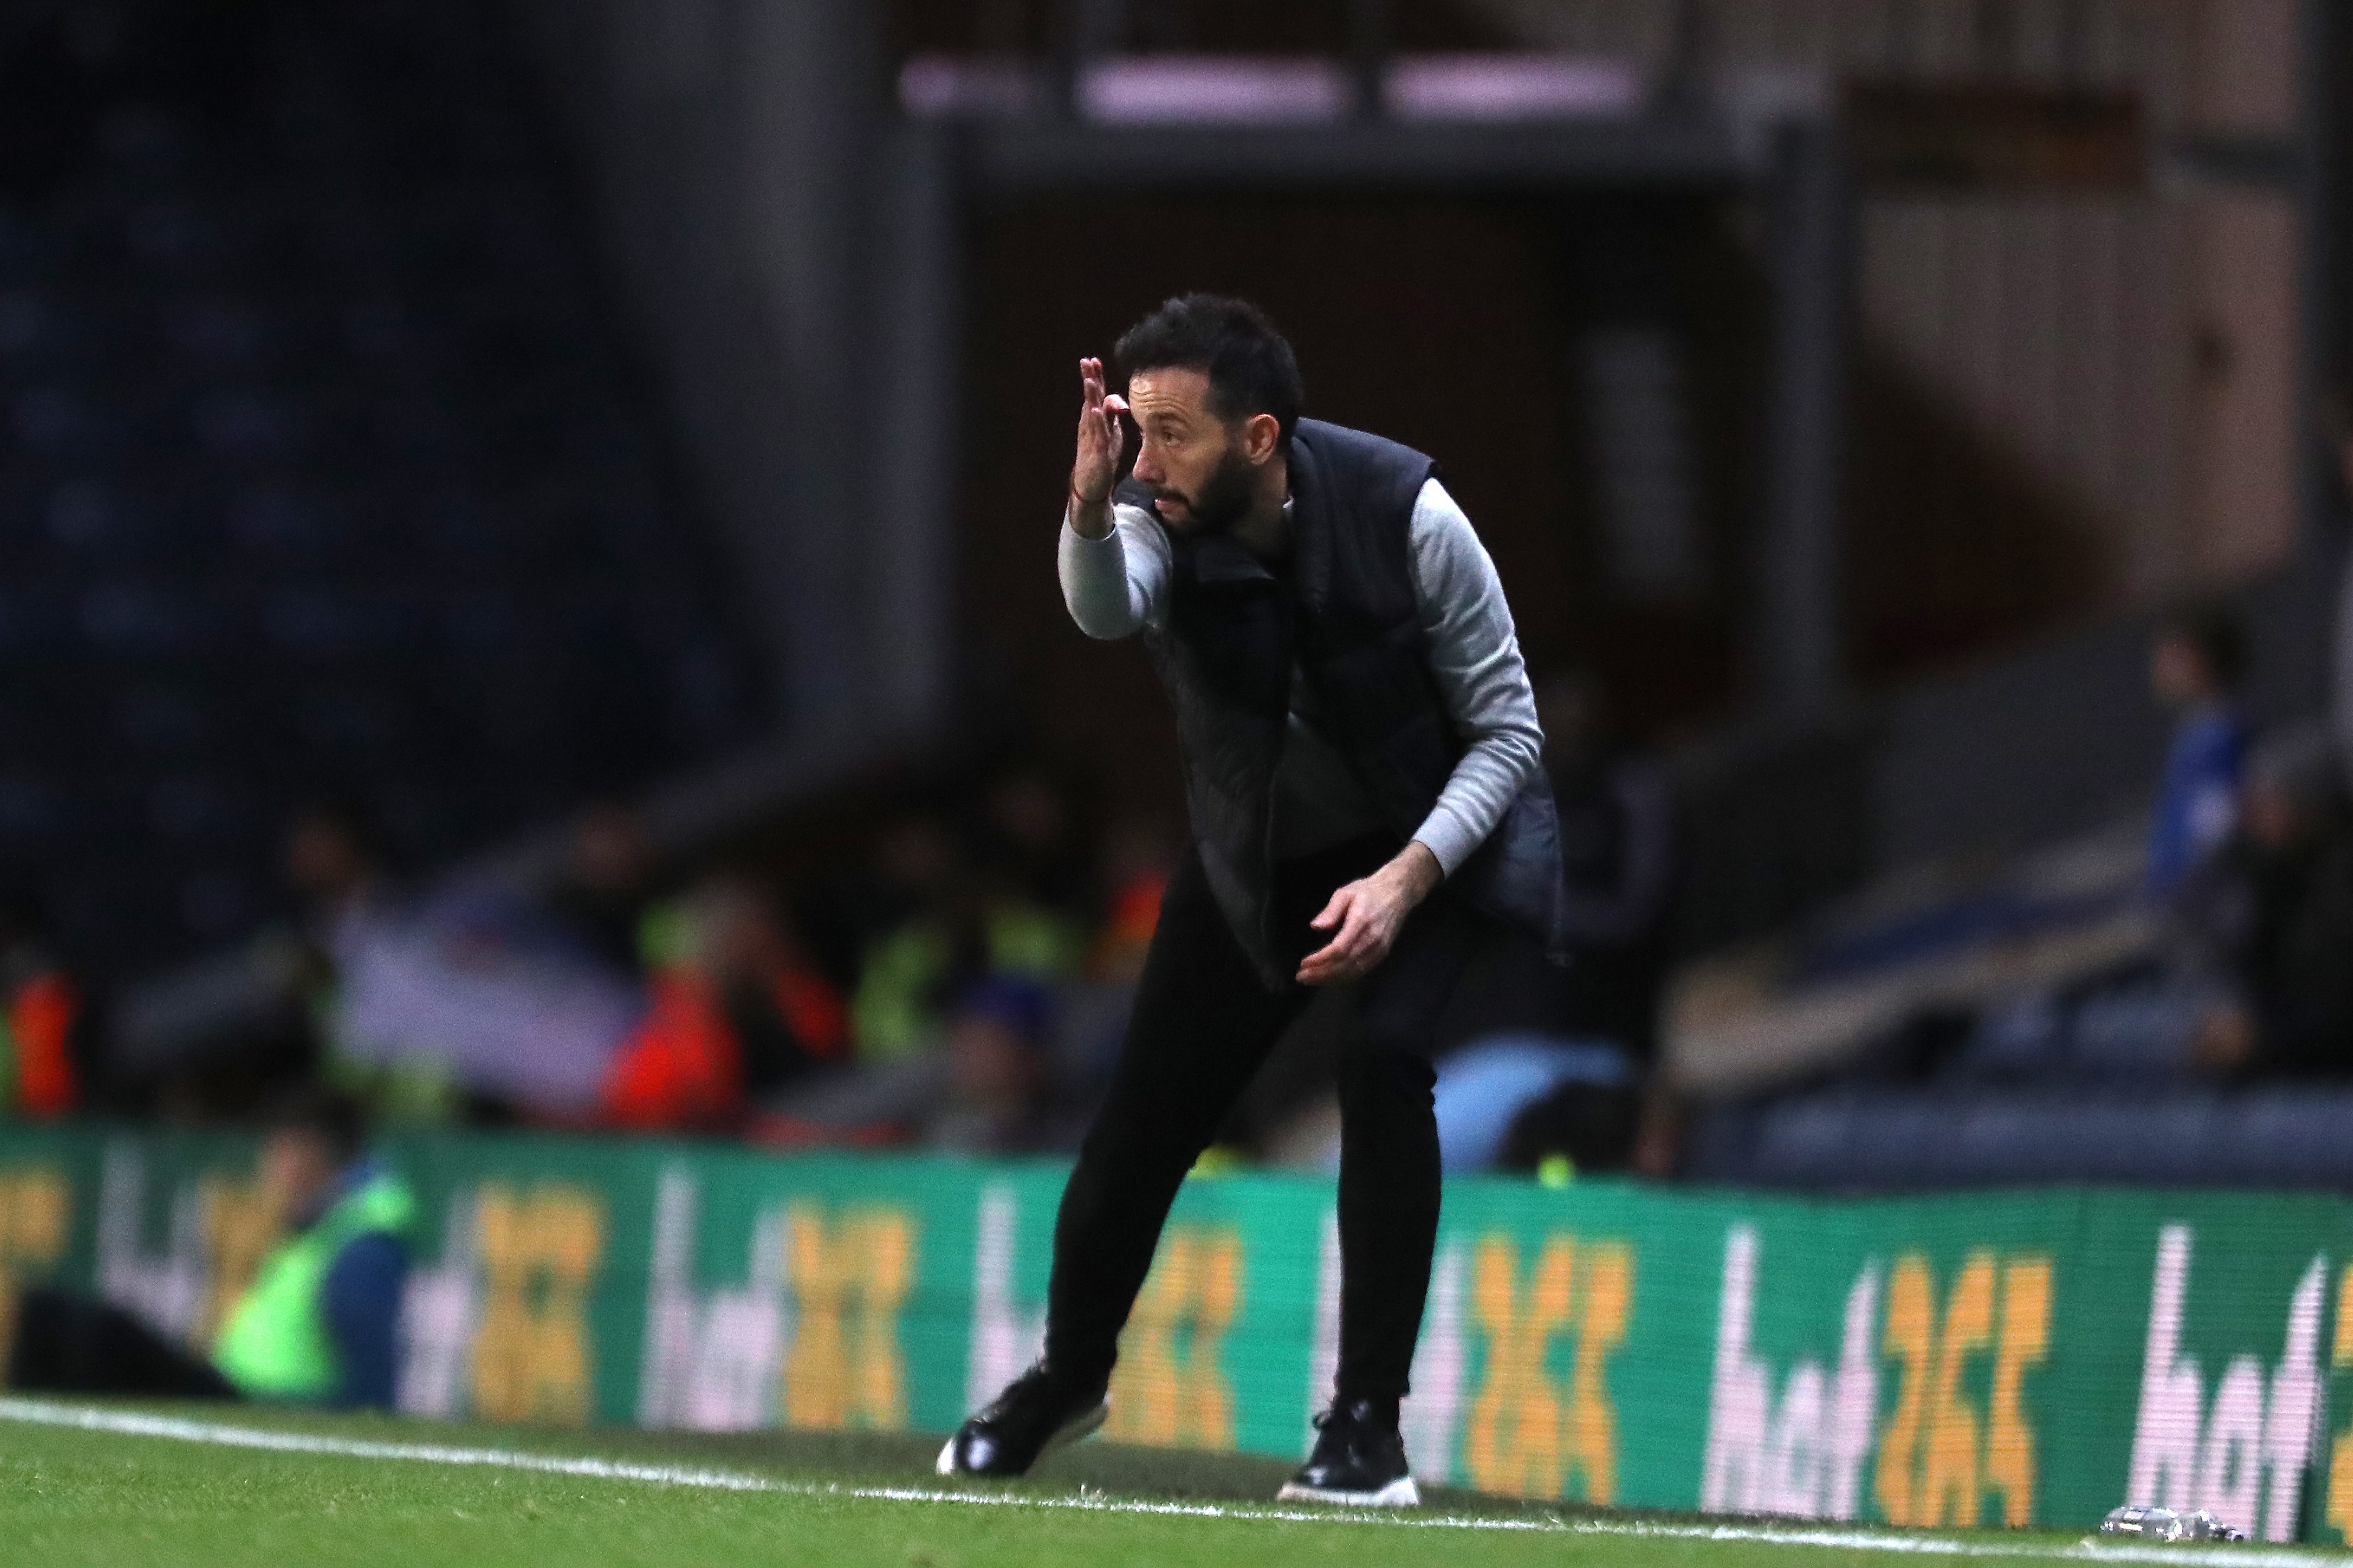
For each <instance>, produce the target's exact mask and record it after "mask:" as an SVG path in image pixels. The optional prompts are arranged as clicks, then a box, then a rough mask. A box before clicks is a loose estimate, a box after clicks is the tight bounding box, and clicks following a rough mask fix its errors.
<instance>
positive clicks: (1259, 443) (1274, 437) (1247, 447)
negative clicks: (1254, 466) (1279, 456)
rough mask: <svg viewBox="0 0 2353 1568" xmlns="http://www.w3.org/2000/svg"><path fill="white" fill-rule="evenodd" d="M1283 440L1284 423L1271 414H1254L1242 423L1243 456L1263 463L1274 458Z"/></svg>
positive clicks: (1254, 461)
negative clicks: (1277, 447)
mask: <svg viewBox="0 0 2353 1568" xmlns="http://www.w3.org/2000/svg"><path fill="white" fill-rule="evenodd" d="M1281 441H1282V420H1280V419H1277V418H1276V417H1275V416H1273V415H1271V414H1253V415H1251V416H1250V417H1249V418H1247V419H1245V420H1243V421H1242V456H1243V457H1245V458H1249V459H1250V461H1251V462H1253V463H1263V462H1265V461H1266V460H1267V459H1268V458H1271V457H1273V456H1274V449H1275V447H1276V445H1277V444H1278V443H1279V442H1281Z"/></svg>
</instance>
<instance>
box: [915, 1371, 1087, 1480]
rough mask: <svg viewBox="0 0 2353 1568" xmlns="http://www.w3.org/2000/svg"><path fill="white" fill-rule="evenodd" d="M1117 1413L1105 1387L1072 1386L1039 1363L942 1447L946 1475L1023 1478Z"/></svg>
mask: <svg viewBox="0 0 2353 1568" xmlns="http://www.w3.org/2000/svg"><path fill="white" fill-rule="evenodd" d="M1110 1414H1111V1405H1110V1403H1109V1402H1108V1401H1107V1400H1105V1399H1104V1398H1103V1386H1102V1385H1101V1384H1096V1385H1095V1386H1093V1387H1092V1388H1075V1389H1074V1388H1072V1387H1071V1385H1070V1384H1066V1383H1063V1382H1062V1381H1060V1379H1058V1378H1056V1377H1055V1376H1054V1375H1053V1373H1050V1372H1048V1371H1047V1370H1046V1363H1043V1362H1040V1363H1038V1364H1037V1365H1036V1366H1033V1367H1031V1368H1030V1369H1029V1371H1028V1372H1025V1373H1022V1374H1021V1375H1020V1376H1019V1377H1017V1378H1015V1379H1014V1380H1013V1381H1012V1382H1011V1383H1008V1384H1006V1385H1005V1392H1004V1393H1002V1394H998V1395H997V1398H996V1400H995V1401H994V1402H993V1403H992V1404H991V1405H989V1406H988V1408H987V1409H986V1410H983V1411H982V1412H981V1413H980V1414H979V1415H976V1416H974V1417H973V1418H972V1419H971V1420H969V1421H967V1422H965V1424H964V1425H963V1426H959V1427H957V1428H956V1435H955V1436H953V1437H951V1438H949V1439H948V1446H947V1447H944V1448H942V1449H941V1450H940V1462H939V1465H938V1467H937V1468H938V1469H939V1473H940V1474H942V1475H944V1476H1021V1475H1027V1474H1029V1467H1030V1466H1032V1465H1034V1464H1036V1463H1037V1462H1038V1461H1039V1459H1040V1458H1044V1457H1045V1456H1046V1455H1047V1454H1050V1453H1051V1452H1052V1451H1053V1450H1054V1449H1056V1448H1059V1447H1062V1446H1063V1445H1064V1444H1066V1443H1075V1442H1077V1441H1078V1440H1079V1439H1080V1438H1082V1437H1084V1436H1089V1435H1090V1434H1092V1432H1093V1431H1094V1429H1095V1428H1096V1427H1098V1426H1102V1425H1103V1417H1104V1416H1106V1415H1110Z"/></svg>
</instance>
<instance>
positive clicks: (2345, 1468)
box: [2326, 1266, 2353, 1541]
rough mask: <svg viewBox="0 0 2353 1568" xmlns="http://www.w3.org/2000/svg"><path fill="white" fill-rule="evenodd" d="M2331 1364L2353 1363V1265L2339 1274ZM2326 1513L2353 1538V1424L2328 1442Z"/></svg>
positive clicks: (2339, 1369) (2340, 1531)
mask: <svg viewBox="0 0 2353 1568" xmlns="http://www.w3.org/2000/svg"><path fill="white" fill-rule="evenodd" d="M2328 1364H2329V1367H2330V1368H2331V1369H2332V1370H2334V1371H2337V1372H2342V1371H2344V1370H2345V1369H2346V1368H2347V1367H2353V1266H2348V1268H2346V1270H2345V1272H2344V1273H2343V1274H2341V1275H2339V1276H2337V1337H2336V1342H2335V1343H2334V1345H2333V1346H2332V1347H2331V1348H2330V1350H2329V1353H2328ZM2326 1513H2327V1520H2328V1522H2329V1523H2330V1524H2331V1525H2333V1526H2335V1527H2336V1530H2337V1534H2339V1535H2341V1536H2343V1537H2344V1538H2345V1539H2346V1540H2348V1541H2353V1426H2348V1427H2347V1428H2346V1429H2345V1430H2344V1431H2342V1432H2339V1433H2337V1435H2336V1436H2335V1437H2334V1438H2333V1439H2332V1440H2331V1441H2330V1443H2329V1445H2328V1507H2327V1510H2326Z"/></svg>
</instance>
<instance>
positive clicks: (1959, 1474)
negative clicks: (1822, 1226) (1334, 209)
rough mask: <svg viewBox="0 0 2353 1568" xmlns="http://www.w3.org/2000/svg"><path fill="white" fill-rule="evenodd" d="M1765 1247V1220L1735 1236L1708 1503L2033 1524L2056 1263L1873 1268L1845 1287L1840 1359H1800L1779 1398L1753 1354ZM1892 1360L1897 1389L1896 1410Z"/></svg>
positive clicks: (1989, 1260)
mask: <svg viewBox="0 0 2353 1568" xmlns="http://www.w3.org/2000/svg"><path fill="white" fill-rule="evenodd" d="M1761 1250H1762V1249H1761V1247H1760V1246H1759V1244H1758V1241H1757V1232H1756V1230H1755V1228H1754V1227H1752V1226H1745V1225H1738V1226H1733V1227H1732V1229H1731V1230H1730V1231H1729V1232H1728V1233H1727V1234H1726V1236H1725V1246H1724V1292H1723V1295H1722V1297H1721V1298H1720V1304H1719V1306H1718V1309H1717V1321H1716V1337H1715V1370H1714V1374H1713V1378H1712V1381H1711V1385H1710V1394H1709V1400H1708V1431H1707V1456H1706V1462H1705V1468H1704V1471H1703V1475H1702V1480H1701V1489H1700V1506H1701V1507H1702V1508H1704V1509H1706V1510H1710V1511H1711V1512H1736V1513H1773V1514H1788V1515H1793V1516H1797V1517H1801V1518H1828V1519H1852V1518H1854V1517H1855V1516H1856V1514H1857V1513H1859V1512H1860V1511H1862V1507H1863V1505H1864V1504H1865V1502H1866V1501H1869V1502H1873V1503H1875V1504H1876V1505H1877V1509H1878V1511H1879V1513H1880V1514H1881V1515H1882V1516H1883V1517H1884V1518H1885V1519H1887V1520H1888V1521H1890V1522H1892V1523H1896V1524H1945V1525H1950V1524H1964V1525H1967V1524H1976V1523H1978V1522H1980V1521H1987V1522H1992V1521H2000V1522H2001V1523H2005V1524H2011V1525H2020V1524H2024V1523H2027V1522H2028V1521H2031V1519H2032V1518H2033V1516H2034V1480H2035V1449H2034V1432H2033V1428H2032V1426H2031V1424H2030V1422H2029V1419H2028V1412H2027V1409H2026V1404H2025V1398H2024V1383H2025V1377H2026V1373H2027V1372H2028V1371H2029V1370H2030V1369H2031V1368H2032V1367H2034V1366H2036V1365H2039V1364H2040V1363H2041V1362H2042V1359H2043V1355H2044V1353H2045V1351H2046V1349H2047V1347H2048V1345H2049V1342H2050V1332H2051V1263H2050V1260H2049V1259H2048V1258H2045V1257H2043V1256H2042V1255H2041V1254H2040V1253H2031V1252H2028V1253H2014V1254H2008V1255H2005V1254H2001V1253H1999V1252H1996V1251H1994V1250H1993V1249H1992V1248H1989V1247H1980V1248H1978V1249H1977V1250H1975V1251H1972V1252H1971V1253H1969V1255H1968V1257H1967V1258H1965V1259H1963V1261H1962V1263H1961V1266H1960V1268H1958V1269H1957V1270H1956V1271H1954V1272H1953V1273H1952V1274H1951V1275H1950V1276H1949V1277H1948V1278H1947V1279H1944V1280H1941V1281H1940V1280H1939V1279H1937V1277H1936V1270H1935V1269H1934V1268H1933V1267H1932V1266H1931V1265H1930V1263H1929V1260H1928V1258H1927V1257H1926V1255H1925V1254H1922V1253H1918V1252H1908V1253H1905V1254H1904V1255H1903V1256H1902V1257H1900V1258H1897V1259H1896V1260H1895V1263H1894V1267H1893V1268H1888V1269H1885V1270H1883V1268H1882V1266H1881V1265H1880V1263H1879V1262H1878V1260H1876V1259H1873V1260H1871V1261H1868V1262H1866V1263H1865V1264H1864V1265H1863V1266H1862V1269H1861V1270H1860V1271H1859V1272H1858V1273H1857V1274H1856V1275H1855V1278H1854V1280H1853V1282H1852V1285H1851V1286H1850V1287H1849V1288H1848V1290H1847V1293H1846V1300H1845V1305H1844V1310H1843V1312H1842V1314H1841V1330H1840V1335H1839V1348H1838V1352H1837V1356H1836V1359H1835V1361H1834V1362H1831V1363H1828V1364H1825V1363H1823V1362H1822V1361H1820V1360H1815V1359H1808V1358H1805V1357H1802V1356H1801V1357H1799V1358H1798V1359H1797V1360H1796V1361H1795V1362H1793V1363H1791V1365H1790V1366H1789V1368H1788V1373H1787V1375H1786V1376H1785V1377H1783V1378H1782V1379H1781V1381H1780V1384H1779V1388H1778V1394H1777V1392H1776V1388H1775V1379H1774V1372H1773V1368H1772V1367H1771V1365H1770V1364H1769V1363H1767V1362H1766V1361H1765V1360H1764V1358H1763V1357H1761V1356H1760V1355H1758V1354H1757V1352H1756V1350H1755V1348H1754V1345H1755V1341H1754V1334H1753V1329H1754V1324H1755V1320H1756V1303H1757V1286H1758V1275H1759V1271H1760V1268H1761V1260H1760V1254H1761ZM1885 1363H1894V1389H1893V1394H1894V1398H1893V1401H1892V1403H1890V1404H1888V1405H1887V1406H1886V1408H1884V1409H1883V1408H1882V1403H1883V1401H1882V1394H1883V1384H1884V1382H1885V1379H1884V1377H1883V1365H1884V1364H1885ZM1973 1373H1975V1375H1973ZM1978 1376H1982V1377H1983V1379H1984V1387H1985V1388H1986V1390H1987V1392H1986V1394H1985V1395H1984V1403H1983V1405H1979V1404H1978V1398H1977V1396H1976V1395H1974V1394H1972V1393H1971V1392H1970V1389H1971V1388H1972V1387H1973V1386H1975V1385H1976V1382H1977V1377H1978ZM1866 1463H1870V1464H1872V1465H1873V1470H1872V1483H1873V1484H1872V1487H1871V1489H1870V1492H1869V1494H1868V1495H1867V1496H1866V1494H1865V1492H1864V1489H1863V1469H1864V1466H1865V1464H1866ZM1996 1499H1998V1501H1995V1500H1996Z"/></svg>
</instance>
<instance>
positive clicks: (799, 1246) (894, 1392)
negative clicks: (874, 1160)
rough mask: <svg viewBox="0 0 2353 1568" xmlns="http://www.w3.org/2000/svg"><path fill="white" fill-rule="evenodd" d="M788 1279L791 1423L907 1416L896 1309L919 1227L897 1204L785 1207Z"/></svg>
mask: <svg viewBox="0 0 2353 1568" xmlns="http://www.w3.org/2000/svg"><path fill="white" fill-rule="evenodd" d="M784 1225H785V1259H786V1262H785V1283H786V1287H787V1288H788V1289H790V1290H791V1291H792V1293H793V1298H794V1302H795V1306H796V1309H797V1310H796V1311H795V1314H794V1329H793V1342H792V1345H791V1348H789V1349H788V1350H787V1351H786V1352H785V1366H784V1400H783V1405H784V1418H785V1425H786V1426H790V1427H794V1428H796V1429H797V1430H800V1431H805V1432H841V1431H847V1430H849V1429H850V1428H852V1427H863V1428H866V1429H868V1430H871V1431H876V1432H897V1431H900V1430H902V1429H903V1428H904V1427H905V1426H906V1425H907V1394H906V1383H907V1374H906V1366H905V1363H904V1362H903V1360H902V1356H901V1354H900V1351H899V1308H900V1305H901V1303H902V1302H903V1301H904V1300H906V1297H907V1289H908V1287H909V1286H910V1285H911V1284H912V1283H913V1276H914V1261H915V1233H914V1226H913V1222H912V1221H910V1220H909V1218H908V1217H907V1215H905V1214H903V1213H902V1212H901V1211H899V1210H897V1209H868V1210H861V1211H859V1212H855V1213H851V1214H848V1215H843V1216H841V1218H840V1219H839V1221H837V1222H836V1223H834V1224H831V1225H828V1224H827V1222H826V1218H825V1215H824V1213H823V1211H822V1210H820V1209H818V1208H817V1207H815V1206H813V1205H800V1204H797V1205H794V1206H793V1207H792V1208H790V1209H788V1210H787V1211H786V1214H785V1219H784Z"/></svg>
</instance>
